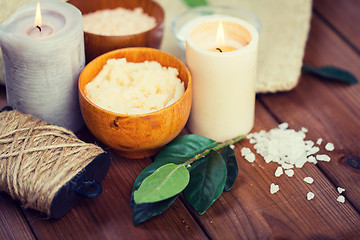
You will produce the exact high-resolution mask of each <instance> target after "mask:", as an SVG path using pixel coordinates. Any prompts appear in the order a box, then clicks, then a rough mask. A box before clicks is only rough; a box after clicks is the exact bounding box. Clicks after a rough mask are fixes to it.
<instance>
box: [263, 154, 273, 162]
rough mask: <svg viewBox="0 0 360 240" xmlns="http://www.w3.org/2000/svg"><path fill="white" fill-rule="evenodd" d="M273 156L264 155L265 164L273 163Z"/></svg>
mask: <svg viewBox="0 0 360 240" xmlns="http://www.w3.org/2000/svg"><path fill="white" fill-rule="evenodd" d="M273 159H274V158H273V156H272V155H266V156H265V157H264V160H265V162H266V163H269V162H271V161H273Z"/></svg>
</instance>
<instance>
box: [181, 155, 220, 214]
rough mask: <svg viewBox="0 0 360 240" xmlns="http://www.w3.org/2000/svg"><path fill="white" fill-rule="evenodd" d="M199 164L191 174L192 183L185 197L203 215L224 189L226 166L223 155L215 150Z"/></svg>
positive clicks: (186, 189) (185, 192)
mask: <svg viewBox="0 0 360 240" xmlns="http://www.w3.org/2000/svg"><path fill="white" fill-rule="evenodd" d="M198 162H199V163H198V164H197V165H196V167H193V169H192V171H191V172H190V182H189V185H188V186H187V187H186V188H185V190H184V196H185V198H186V200H187V201H188V202H189V203H190V204H191V206H193V208H194V209H195V210H196V211H197V212H198V213H199V214H200V215H202V214H204V213H205V211H206V210H207V209H208V208H209V207H210V206H211V205H212V204H213V202H214V201H215V200H216V199H217V198H218V197H219V196H220V195H221V193H222V191H223V189H224V186H225V181H226V165H225V162H224V159H223V158H222V157H221V155H220V154H219V153H217V152H215V151H213V150H211V152H210V154H209V155H207V156H206V157H205V158H203V159H201V160H198Z"/></svg>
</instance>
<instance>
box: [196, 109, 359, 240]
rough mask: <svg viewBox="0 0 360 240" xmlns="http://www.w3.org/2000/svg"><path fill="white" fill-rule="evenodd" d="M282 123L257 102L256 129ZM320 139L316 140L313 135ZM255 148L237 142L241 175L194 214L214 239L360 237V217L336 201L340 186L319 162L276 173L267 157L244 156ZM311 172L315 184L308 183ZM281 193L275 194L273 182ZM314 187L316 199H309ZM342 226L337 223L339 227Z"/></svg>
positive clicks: (275, 165)
mask: <svg viewBox="0 0 360 240" xmlns="http://www.w3.org/2000/svg"><path fill="white" fill-rule="evenodd" d="M277 124H278V122H277V121H275V120H274V119H273V118H272V117H271V116H270V115H269V114H268V112H267V111H266V110H265V109H264V108H263V107H262V105H261V104H260V103H258V104H257V105H256V123H255V129H254V131H260V130H263V129H264V130H270V129H271V128H274V127H276V126H277ZM313 140H315V141H316V139H313ZM243 146H246V147H250V148H252V146H251V144H249V142H248V140H243V141H242V142H241V143H240V144H237V145H236V152H237V160H238V165H239V168H240V171H239V179H238V180H237V182H236V183H235V185H234V187H233V189H232V190H231V191H230V192H226V193H223V194H222V195H221V196H220V198H219V199H218V200H217V201H216V202H215V203H214V205H213V206H212V207H211V208H210V209H209V210H208V211H207V212H206V213H205V214H204V215H203V216H198V215H196V213H193V215H194V217H195V218H196V219H197V221H199V222H200V223H201V224H202V225H203V228H204V229H205V231H206V232H207V234H208V235H209V236H210V238H212V239H356V237H357V236H359V234H360V225H359V224H357V225H356V224H355V223H360V215H359V213H358V212H357V211H356V209H354V207H353V206H352V205H351V204H350V203H349V202H346V203H345V204H341V203H339V202H337V201H336V199H337V197H338V195H339V194H338V193H337V190H336V188H335V186H334V185H333V184H332V183H331V182H330V181H329V180H328V179H327V178H326V176H324V174H323V173H322V172H321V171H320V170H319V169H318V167H317V166H315V165H314V164H310V163H308V164H305V166H304V167H303V168H301V169H295V174H294V176H293V177H291V178H289V177H287V176H284V175H282V176H280V177H279V178H277V177H275V176H274V172H275V170H276V168H277V166H278V165H277V164H275V163H271V164H266V163H265V161H264V160H263V159H262V157H261V156H259V155H256V161H255V162H254V163H249V162H247V161H246V160H245V159H243V158H242V157H240V149H241V147H243ZM252 150H253V151H254V149H253V148H252ZM307 176H311V177H313V178H314V179H315V182H314V183H313V184H311V185H309V184H307V183H305V182H304V181H303V178H304V177H307ZM271 183H275V184H278V185H279V186H280V191H279V192H278V193H276V194H274V195H271V194H270V184H271ZM309 191H311V192H314V193H315V194H316V196H315V198H314V199H313V200H311V201H308V200H307V198H306V194H307V193H308V192H309ZM335 226H336V227H335Z"/></svg>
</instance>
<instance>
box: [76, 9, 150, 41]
mask: <svg viewBox="0 0 360 240" xmlns="http://www.w3.org/2000/svg"><path fill="white" fill-rule="evenodd" d="M155 26H156V19H155V18H154V17H151V16H149V15H147V14H146V13H144V11H143V9H142V8H135V9H133V10H130V9H126V8H121V7H119V8H115V9H104V10H98V11H95V12H92V13H88V14H84V15H83V28H84V31H85V32H88V33H93V34H98V35H105V36H124V35H132V34H137V33H141V32H145V31H148V30H150V29H152V28H154V27H155Z"/></svg>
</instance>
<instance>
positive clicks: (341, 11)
mask: <svg viewBox="0 0 360 240" xmlns="http://www.w3.org/2000/svg"><path fill="white" fill-rule="evenodd" d="M313 4H314V8H315V10H316V12H317V13H318V14H320V16H322V17H323V18H324V19H325V20H326V21H327V22H329V23H330V24H331V25H332V27H334V28H335V29H336V31H338V32H339V33H340V34H341V35H342V36H343V37H344V38H345V39H346V41H348V42H349V43H350V44H351V45H352V46H354V47H355V49H356V50H357V52H358V53H360V29H359V27H356V26H359V25H360V1H358V0H346V1H338V0H327V1H322V0H314V1H313Z"/></svg>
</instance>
